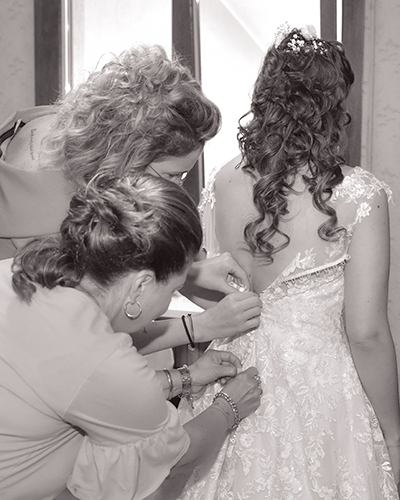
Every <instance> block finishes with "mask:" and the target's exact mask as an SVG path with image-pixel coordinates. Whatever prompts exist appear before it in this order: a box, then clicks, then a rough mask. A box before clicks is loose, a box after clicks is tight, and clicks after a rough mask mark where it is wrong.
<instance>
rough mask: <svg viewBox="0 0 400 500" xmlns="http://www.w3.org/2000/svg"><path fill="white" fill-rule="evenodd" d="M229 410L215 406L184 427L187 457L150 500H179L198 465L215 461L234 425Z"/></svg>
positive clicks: (185, 456) (173, 470)
mask: <svg viewBox="0 0 400 500" xmlns="http://www.w3.org/2000/svg"><path fill="white" fill-rule="evenodd" d="M231 419H232V416H231V414H229V409H227V408H225V407H224V405H223V404H222V405H218V404H213V405H211V406H210V407H209V408H207V410H205V411H204V412H202V413H201V414H200V415H198V416H197V417H196V418H194V419H193V420H191V421H189V422H188V423H187V424H185V425H184V428H185V430H186V431H187V433H188V434H189V436H190V446H189V449H188V451H187V452H186V454H185V455H184V456H183V457H182V459H181V460H180V461H179V462H178V464H177V465H176V466H175V467H173V468H172V469H171V473H170V475H169V476H168V477H167V478H166V479H165V481H164V482H163V484H162V485H161V486H160V487H159V488H158V489H157V491H155V492H154V493H153V494H152V495H150V496H149V497H148V498H146V500H176V498H177V497H178V496H179V494H180V492H181V491H182V489H183V488H184V486H185V484H186V483H187V481H188V480H189V478H190V476H191V474H192V472H193V470H194V469H195V467H196V466H197V465H199V464H200V463H203V462H204V461H206V460H207V459H208V458H211V457H213V456H214V455H215V454H216V453H217V452H218V450H219V449H220V448H221V446H222V444H223V442H224V440H225V438H226V437H227V435H228V432H229V428H230V427H231V425H232V423H233V421H231Z"/></svg>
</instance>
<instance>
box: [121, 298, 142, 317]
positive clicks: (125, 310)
mask: <svg viewBox="0 0 400 500" xmlns="http://www.w3.org/2000/svg"><path fill="white" fill-rule="evenodd" d="M129 305H132V306H134V305H137V307H138V312H137V313H136V314H131V313H130V312H129V311H128V306H129ZM124 313H125V316H126V317H127V318H129V319H130V320H131V321H132V320H134V319H138V317H139V316H140V315H141V314H142V306H141V305H140V303H139V302H138V301H137V300H136V301H135V302H127V303H126V304H125V305H124Z"/></svg>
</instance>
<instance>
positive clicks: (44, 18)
mask: <svg viewBox="0 0 400 500" xmlns="http://www.w3.org/2000/svg"><path fill="white" fill-rule="evenodd" d="M34 10H35V14H34V16H35V102H36V105H37V106H38V105H41V104H51V103H53V102H54V101H56V100H57V98H58V96H59V94H60V92H61V90H62V0H35V6H34Z"/></svg>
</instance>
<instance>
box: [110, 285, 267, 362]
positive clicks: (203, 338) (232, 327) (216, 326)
mask: <svg viewBox="0 0 400 500" xmlns="http://www.w3.org/2000/svg"><path fill="white" fill-rule="evenodd" d="M261 306H262V304H261V300H260V298H259V297H258V295H256V294H255V293H253V292H243V293H233V294H230V295H227V296H226V297H225V298H224V299H223V300H221V301H220V302H219V303H218V304H216V305H215V306H213V307H211V308H210V309H208V310H207V311H204V312H202V313H200V314H195V315H193V316H192V318H193V326H194V332H195V342H196V343H201V342H209V341H211V340H213V339H217V338H225V337H230V336H232V335H237V334H242V333H246V332H248V331H250V330H252V329H254V328H257V327H258V325H259V323H260V313H261ZM113 328H114V330H115V331H125V332H132V323H131V322H130V321H129V320H128V319H126V321H125V322H124V323H123V324H122V323H120V324H118V325H117V324H113ZM131 336H132V341H133V344H134V345H135V347H136V348H137V349H138V351H139V352H140V354H150V353H152V352H156V351H161V350H162V349H168V348H169V347H177V346H179V345H184V344H187V343H188V338H187V336H186V333H185V330H184V329H183V325H182V321H181V320H180V318H177V319H168V320H159V321H153V322H152V323H150V325H148V326H146V329H145V330H141V331H137V332H133V333H131Z"/></svg>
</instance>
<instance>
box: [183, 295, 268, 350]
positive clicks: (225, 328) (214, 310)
mask: <svg viewBox="0 0 400 500" xmlns="http://www.w3.org/2000/svg"><path fill="white" fill-rule="evenodd" d="M261 307H262V302H261V300H260V297H259V296H258V295H257V294H255V293H253V292H242V293H233V294H230V295H227V296H226V297H224V298H223V299H222V300H221V301H220V302H218V303H217V304H216V305H215V306H213V307H210V309H207V310H205V311H204V312H202V313H200V314H196V315H193V316H192V319H193V325H194V331H195V342H209V341H210V340H214V339H220V338H225V337H231V336H232V335H239V334H242V333H246V332H249V331H250V330H253V329H255V328H258V326H259V324H260V314H261Z"/></svg>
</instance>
